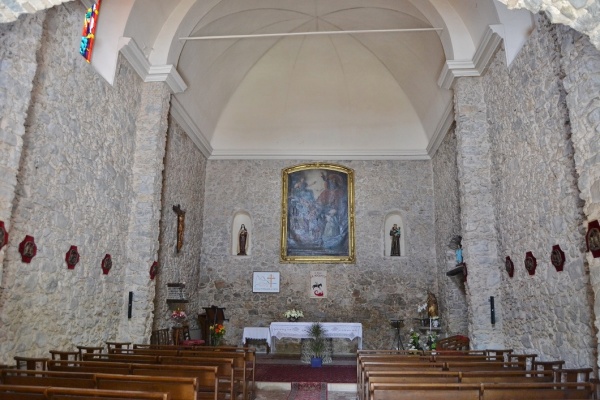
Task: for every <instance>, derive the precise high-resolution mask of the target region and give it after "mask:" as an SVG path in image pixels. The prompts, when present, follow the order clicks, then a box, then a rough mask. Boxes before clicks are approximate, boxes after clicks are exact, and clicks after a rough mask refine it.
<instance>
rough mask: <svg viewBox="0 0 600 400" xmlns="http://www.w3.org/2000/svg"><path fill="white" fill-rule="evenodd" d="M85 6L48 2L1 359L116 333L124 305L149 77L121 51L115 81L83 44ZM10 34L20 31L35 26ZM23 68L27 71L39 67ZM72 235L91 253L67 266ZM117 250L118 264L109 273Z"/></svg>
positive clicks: (5, 295)
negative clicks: (26, 247) (25, 252)
mask: <svg viewBox="0 0 600 400" xmlns="http://www.w3.org/2000/svg"><path fill="white" fill-rule="evenodd" d="M83 12H84V8H83V7H82V6H81V4H79V3H78V2H76V3H69V4H68V5H64V6H59V7H55V8H52V9H51V10H49V11H47V17H46V19H45V22H44V27H43V35H42V43H41V48H40V51H39V52H38V53H37V60H38V67H37V71H36V77H35V80H34V85H33V91H32V92H31V98H32V102H31V107H30V108H29V111H28V117H27V121H26V123H25V124H24V127H25V134H24V145H23V154H22V157H21V167H20V171H19V175H18V185H17V188H16V199H15V205H14V210H13V213H12V219H11V229H10V241H9V244H8V248H7V250H6V258H5V260H4V265H3V267H4V276H3V278H2V284H1V286H2V288H3V291H2V296H1V297H0V354H1V357H2V359H0V362H9V361H10V360H12V357H13V356H15V355H17V354H19V355H25V356H27V355H28V356H34V355H37V356H40V355H47V354H48V350H49V349H52V348H56V349H73V348H74V346H75V345H77V344H83V345H100V344H102V343H103V341H105V340H115V339H117V335H118V330H119V327H120V323H121V320H122V318H123V313H126V306H125V305H124V304H123V303H124V302H123V299H124V292H126V288H125V287H124V280H125V279H126V278H125V265H126V263H127V257H128V254H127V249H126V242H127V235H128V231H129V223H130V215H131V212H132V210H131V208H130V207H131V203H130V199H131V198H132V197H134V196H135V193H134V189H133V187H132V177H131V170H132V165H133V157H132V154H134V151H135V148H134V146H135V134H136V114H137V112H136V110H137V109H138V104H139V101H140V92H141V87H142V82H141V80H140V79H139V77H138V76H137V75H136V73H135V72H134V70H133V69H132V68H130V67H129V66H128V65H127V64H125V63H123V62H122V61H121V60H120V61H119V66H118V72H117V77H116V82H115V85H114V86H110V85H108V84H107V83H106V82H105V81H103V80H102V78H100V77H99V76H98V75H97V74H96V73H95V72H94V71H93V70H92V69H91V67H90V66H89V65H88V64H87V63H86V62H85V60H84V59H83V58H82V57H81V56H80V55H79V54H78V51H77V49H78V47H79V40H80V33H81V15H82V14H83ZM36 18H37V17H36ZM34 29H38V28H37V27H35V28H34ZM9 34H10V35H16V36H18V38H19V40H21V39H22V38H23V37H26V36H27V35H28V34H29V28H24V30H22V31H18V30H17V31H15V32H10V33H9ZM3 43H4V42H3ZM29 50H30V51H34V50H35V49H29ZM24 51H25V52H26V51H27V49H25V50H24ZM2 61H3V62H2V65H3V67H4V65H5V63H4V59H3V60H2ZM19 71H20V72H22V73H23V77H24V79H25V81H26V80H27V79H29V78H27V77H28V76H29V75H30V74H29V72H28V71H29V68H24V69H23V70H19ZM3 77H4V75H3ZM14 80H15V82H18V81H19V77H18V76H16V77H14ZM5 82H6V81H5ZM15 84H16V83H15ZM19 85H20V84H19ZM19 90H20V89H19ZM19 95H22V96H25V97H27V96H28V94H27V93H26V92H24V93H19ZM9 101H10V100H9ZM9 126H12V125H9ZM11 129H14V130H19V129H22V127H19V126H14V127H13V128H11ZM25 235H31V236H34V237H35V240H36V243H37V246H38V252H37V256H36V257H35V258H34V259H33V261H32V262H31V263H30V264H25V263H22V262H21V260H20V255H19V253H18V246H19V243H20V242H21V241H22V240H23V238H24V237H25ZM71 245H76V246H77V247H78V249H79V252H80V254H81V260H80V262H79V264H77V266H76V267H75V269H74V270H68V269H67V267H66V265H65V253H66V252H67V250H68V249H69V247H70V246H71ZM107 253H108V254H111V256H112V260H113V268H112V270H111V271H110V273H109V274H108V275H102V272H101V269H100V262H101V260H102V259H103V257H104V256H105V254H107ZM146 279H147V275H146ZM150 305H151V304H150ZM147 310H148V307H147V306H145V307H143V308H142V307H141V309H140V312H141V313H147Z"/></svg>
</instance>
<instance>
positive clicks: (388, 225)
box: [383, 210, 406, 257]
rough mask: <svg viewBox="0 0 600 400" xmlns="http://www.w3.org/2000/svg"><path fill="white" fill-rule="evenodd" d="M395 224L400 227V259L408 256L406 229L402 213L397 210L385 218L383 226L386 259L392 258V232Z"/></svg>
mask: <svg viewBox="0 0 600 400" xmlns="http://www.w3.org/2000/svg"><path fill="white" fill-rule="evenodd" d="M394 224H396V225H398V227H399V228H400V257H404V256H406V227H405V224H404V218H403V217H402V213H401V212H400V211H397V210H395V211H391V212H389V213H388V214H387V215H386V216H385V221H384V226H383V242H384V243H385V245H384V250H383V255H384V256H385V257H391V256H390V252H391V250H392V237H391V236H390V231H391V230H392V228H393V226H394Z"/></svg>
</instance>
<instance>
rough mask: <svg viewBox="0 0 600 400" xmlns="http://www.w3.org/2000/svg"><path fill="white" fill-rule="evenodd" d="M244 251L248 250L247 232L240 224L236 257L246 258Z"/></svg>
mask: <svg viewBox="0 0 600 400" xmlns="http://www.w3.org/2000/svg"><path fill="white" fill-rule="evenodd" d="M246 250H248V230H247V229H246V227H245V226H244V224H242V226H241V227H240V231H239V233H238V254H237V255H238V256H247V255H248V254H246Z"/></svg>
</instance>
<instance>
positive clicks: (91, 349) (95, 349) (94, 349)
mask: <svg viewBox="0 0 600 400" xmlns="http://www.w3.org/2000/svg"><path fill="white" fill-rule="evenodd" d="M77 350H79V359H80V360H83V355H84V354H88V353H96V354H100V353H102V352H103V351H104V347H103V346H77Z"/></svg>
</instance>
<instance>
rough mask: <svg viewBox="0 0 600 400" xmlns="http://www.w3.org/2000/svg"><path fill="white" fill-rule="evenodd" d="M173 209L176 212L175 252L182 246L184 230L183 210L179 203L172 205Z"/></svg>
mask: <svg viewBox="0 0 600 400" xmlns="http://www.w3.org/2000/svg"><path fill="white" fill-rule="evenodd" d="M173 211H175V214H177V252H178V253H179V251H180V250H181V248H182V247H183V233H184V231H185V211H183V210H182V209H181V207H180V206H179V204H177V205H176V206H173Z"/></svg>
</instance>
